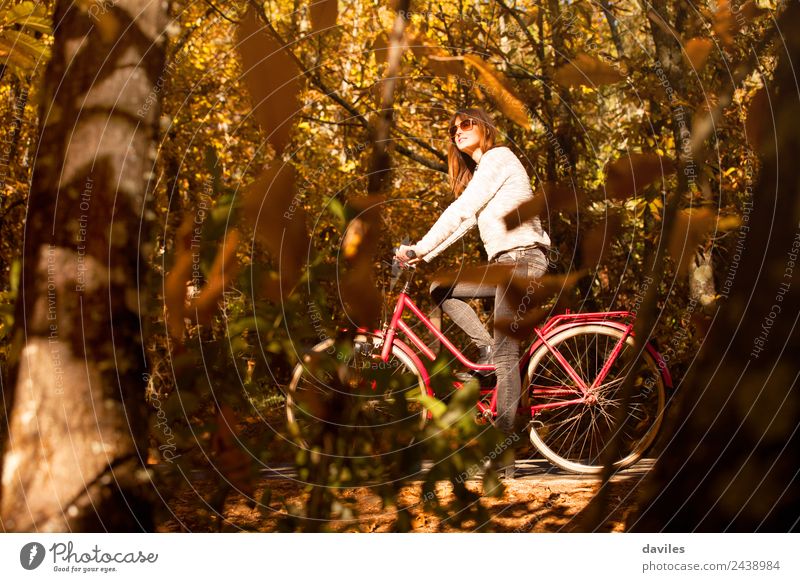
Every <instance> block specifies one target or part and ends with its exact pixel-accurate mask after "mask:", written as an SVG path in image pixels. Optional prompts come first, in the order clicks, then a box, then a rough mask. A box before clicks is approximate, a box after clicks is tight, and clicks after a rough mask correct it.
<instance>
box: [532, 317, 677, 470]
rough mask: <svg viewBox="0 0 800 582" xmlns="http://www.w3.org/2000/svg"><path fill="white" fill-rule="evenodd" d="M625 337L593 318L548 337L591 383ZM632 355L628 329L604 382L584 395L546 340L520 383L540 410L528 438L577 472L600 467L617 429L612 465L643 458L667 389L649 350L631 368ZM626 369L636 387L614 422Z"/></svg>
mask: <svg viewBox="0 0 800 582" xmlns="http://www.w3.org/2000/svg"><path fill="white" fill-rule="evenodd" d="M623 335H624V334H623V332H622V331H620V330H619V329H617V328H614V327H610V326H605V325H599V324H590V325H582V326H577V327H572V328H569V329H565V330H563V331H561V332H558V331H556V333H555V334H553V335H551V336H550V337H549V338H548V340H547V341H548V343H549V344H550V345H551V346H552V347H553V348H554V349H555V350H557V351H558V352H559V353H560V354H561V355H562V356H563V358H564V360H565V361H566V362H567V363H568V364H569V365H570V366H571V367H572V369H573V370H574V371H575V372H576V374H577V375H578V376H579V377H580V378H581V379H582V380H583V382H584V383H585V384H586V385H587V386H592V384H593V382H594V381H595V379H596V378H597V376H598V374H599V372H600V371H601V369H602V368H603V366H604V365H605V363H606V361H607V360H608V358H609V356H610V355H611V353H612V351H613V350H614V348H615V347H616V346H617V344H618V343H619V342H620V340H621V339H622V337H623ZM633 356H634V352H633V338H632V337H631V336H630V335H629V336H628V337H627V339H626V341H625V343H624V344H623V346H622V351H621V352H620V354H619V356H618V357H617V358H616V359H615V361H614V362H613V363H612V364H611V367H610V369H609V371H608V374H607V375H606V377H605V378H604V379H603V381H602V383H600V384H599V385H598V386H596V387H595V388H594V389H592V390H591V391H590V393H589V395H587V396H584V395H583V393H582V392H581V389H580V387H579V386H577V385H576V383H575V381H574V380H573V379H572V378H571V377H570V375H569V374H568V373H567V371H566V369H565V368H564V366H563V365H562V364H561V362H560V361H559V360H558V358H556V357H555V355H554V354H553V353H552V352H551V351H550V350H549V349H548V348H547V346H544V345H542V346H541V347H539V348H538V349H537V350H536V352H534V354H533V356H532V357H531V359H530V361H529V364H528V368H527V373H526V378H525V383H524V384H523V386H525V387H526V388H525V390H526V396H527V399H528V401H529V402H530V404H531V405H532V406H541V408H537V409H536V411H535V413H534V414H535V416H534V419H533V423H532V425H531V431H530V438H531V442H532V443H533V445H534V446H535V447H536V448H537V449H538V450H539V452H541V453H542V454H543V455H544V456H545V457H546V458H547V459H548V460H549V461H550V462H551V463H553V464H554V465H556V466H558V467H560V468H562V469H564V470H567V471H571V472H574V473H600V472H601V471H602V469H603V465H602V462H603V457H604V455H605V451H606V449H607V448H608V446H610V443H611V439H612V436H613V435H614V431H615V430H619V437H620V438H619V442H618V447H617V453H616V455H615V461H614V463H613V466H614V468H615V469H623V468H625V467H629V466H630V465H632V464H634V463H636V462H637V461H638V460H639V459H641V458H642V456H644V454H645V453H646V452H647V449H648V448H649V447H650V446H651V445H652V444H653V441H654V440H655V438H656V436H657V434H658V431H659V428H660V427H661V423H662V421H663V419H664V408H665V403H666V395H665V389H664V378H663V376H662V374H661V370H660V369H659V366H658V364H657V363H656V361H655V359H654V358H653V356H652V355H651V354H650V353H649V352H647V351H645V352H644V353H643V354H642V356H641V358H640V359H639V362H638V364H637V366H636V368H635V369H633V367H632V364H633V359H634V358H633ZM629 374H634V378H633V383H634V388H633V392H632V394H631V397H630V400H629V402H628V404H627V410H626V412H625V417H624V422H623V423H622V426H620V427H618V428H617V427H615V426H614V425H615V418H616V415H617V410H618V408H619V407H620V406H621V405H622V399H621V394H620V389H621V388H622V385H623V383H624V382H625V379H626V377H627V376H628V375H629Z"/></svg>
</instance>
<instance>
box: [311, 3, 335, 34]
mask: <svg viewBox="0 0 800 582" xmlns="http://www.w3.org/2000/svg"><path fill="white" fill-rule="evenodd" d="M310 12H311V26H312V30H313V31H314V32H317V31H319V30H323V29H326V28H330V27H332V26H336V18H337V17H338V16H339V2H338V1H337V0H311V6H310Z"/></svg>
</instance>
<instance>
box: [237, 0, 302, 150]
mask: <svg viewBox="0 0 800 582" xmlns="http://www.w3.org/2000/svg"><path fill="white" fill-rule="evenodd" d="M237 40H238V49H239V52H240V54H241V56H242V69H243V73H242V77H243V78H244V82H245V84H246V85H247V88H248V89H249V90H250V95H251V96H252V98H253V112H254V114H255V117H256V119H258V122H259V124H260V125H261V128H262V129H263V130H264V132H265V133H266V134H267V139H268V140H269V142H270V143H271V144H272V145H273V147H274V148H275V151H276V152H277V153H278V155H280V153H281V152H283V150H284V148H285V147H286V144H288V143H289V138H290V135H291V131H292V125H293V124H292V122H291V120H292V117H293V116H294V115H295V114H296V113H297V111H298V110H299V108H300V107H299V102H298V99H297V96H298V94H299V92H300V81H299V76H300V70H299V69H298V68H297V64H296V63H295V61H294V60H293V59H292V58H291V57H290V56H289V54H287V52H286V51H287V50H288V49H287V48H286V47H283V46H281V45H280V43H278V41H276V40H275V39H274V38H273V37H272V36H271V35H270V34H268V33H267V32H266V30H265V28H264V27H263V26H262V25H261V24H260V23H259V22H258V17H257V16H256V14H255V11H254V10H252V9H250V10H248V11H247V14H246V15H245V16H244V18H242V21H241V24H240V25H239V29H238V36H237Z"/></svg>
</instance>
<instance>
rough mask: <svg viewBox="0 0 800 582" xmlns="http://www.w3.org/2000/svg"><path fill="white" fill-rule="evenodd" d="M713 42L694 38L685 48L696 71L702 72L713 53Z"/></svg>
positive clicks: (687, 56)
mask: <svg viewBox="0 0 800 582" xmlns="http://www.w3.org/2000/svg"><path fill="white" fill-rule="evenodd" d="M712 46H713V44H712V42H711V41H710V40H709V39H707V38H693V39H691V40H689V41H687V42H686V45H685V47H684V49H685V51H686V58H687V59H688V61H689V64H690V65H692V68H693V69H694V70H695V71H700V69H702V68H703V65H705V64H706V60H707V59H708V55H709V54H710V53H711V47H712Z"/></svg>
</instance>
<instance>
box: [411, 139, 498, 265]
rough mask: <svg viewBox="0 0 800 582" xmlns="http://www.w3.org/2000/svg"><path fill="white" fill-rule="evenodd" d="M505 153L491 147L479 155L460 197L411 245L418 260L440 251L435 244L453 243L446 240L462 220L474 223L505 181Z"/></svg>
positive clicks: (452, 240)
mask: <svg viewBox="0 0 800 582" xmlns="http://www.w3.org/2000/svg"><path fill="white" fill-rule="evenodd" d="M508 151H509V150H507V149H506V148H493V149H490V150H489V151H488V152H486V153H485V154H483V156H482V157H481V161H480V165H479V166H478V169H477V170H476V172H475V174H474V175H473V176H472V179H471V180H470V181H469V184H467V187H466V188H465V189H464V192H463V193H462V194H461V196H459V197H458V198H457V199H456V200H455V201H454V202H453V203H452V204H450V206H448V207H447V208H446V209H445V211H444V212H442V215H441V216H440V217H439V219H438V220H437V221H436V222H435V223H434V225H433V226H432V227H431V228H430V230H429V231H428V232H427V234H426V235H425V236H424V237H422V239H420V241H419V242H418V243H417V244H416V245H414V246H413V248H414V250H416V252H417V254H418V255H419V256H420V257H423V256H425V255H426V254H428V253H430V252H431V251H432V250H434V249H436V251H437V253H436V254H438V253H439V252H441V251H443V250H444V248H445V247H439V245H440V244H441V243H442V242H444V241H447V242H448V243H449V244H452V243H453V242H455V240H457V239H458V238H460V236H459V237H455V238H450V237H451V235H452V234H453V233H455V232H456V231H458V230H459V228H460V227H461V226H462V225H463V224H464V223H465V222H466V221H469V222H471V225H470V226H474V225H475V224H476V221H475V220H474V219H475V215H476V214H477V213H478V211H480V209H481V208H483V207H484V206H486V204H487V203H488V202H489V201H490V200H491V199H492V197H493V196H494V195H495V193H497V191H498V190H499V189H500V187H501V186H502V185H503V182H505V180H506V178H508V175H509V164H508V163H507V161H506V159H505V154H506V153H507V152H508ZM512 155H513V154H512ZM467 230H468V229H464V230H463V231H462V232H460V234H461V235H463V234H464V233H465V232H466V231H467ZM437 247H439V248H437Z"/></svg>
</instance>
